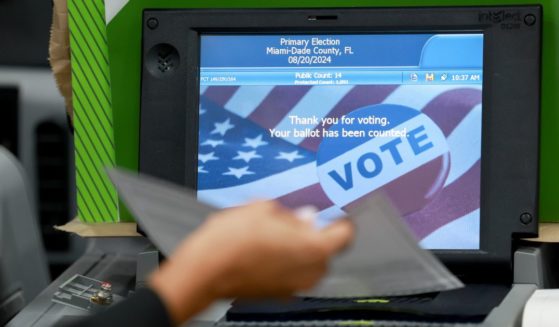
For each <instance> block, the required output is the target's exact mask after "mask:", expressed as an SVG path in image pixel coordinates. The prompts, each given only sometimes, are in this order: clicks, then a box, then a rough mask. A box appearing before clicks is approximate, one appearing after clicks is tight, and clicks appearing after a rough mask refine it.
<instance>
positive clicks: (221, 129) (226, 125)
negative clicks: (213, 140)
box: [210, 118, 235, 136]
mask: <svg viewBox="0 0 559 327" xmlns="http://www.w3.org/2000/svg"><path fill="white" fill-rule="evenodd" d="M214 126H215V128H214V130H213V131H212V132H211V133H210V134H219V135H221V136H225V133H227V131H228V130H230V129H231V128H233V127H235V125H233V124H231V119H229V118H227V119H226V120H225V121H224V122H223V123H215V124H214Z"/></svg>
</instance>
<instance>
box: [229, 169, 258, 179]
mask: <svg viewBox="0 0 559 327" xmlns="http://www.w3.org/2000/svg"><path fill="white" fill-rule="evenodd" d="M228 169H229V171H228V172H225V173H223V175H232V176H235V177H237V179H241V177H243V176H245V175H253V174H254V173H253V172H252V171H250V170H248V166H246V167H243V168H231V167H228Z"/></svg>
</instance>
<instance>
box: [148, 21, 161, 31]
mask: <svg viewBox="0 0 559 327" xmlns="http://www.w3.org/2000/svg"><path fill="white" fill-rule="evenodd" d="M147 25H148V27H149V29H152V30H154V29H156V28H157V27H158V26H159V21H158V20H157V18H150V19H148V21H147Z"/></svg>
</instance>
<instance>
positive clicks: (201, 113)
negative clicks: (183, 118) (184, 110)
mask: <svg viewBox="0 0 559 327" xmlns="http://www.w3.org/2000/svg"><path fill="white" fill-rule="evenodd" d="M206 111H207V110H206V109H204V108H203V107H202V106H200V111H199V114H200V116H202V115H203V114H205V113H206Z"/></svg>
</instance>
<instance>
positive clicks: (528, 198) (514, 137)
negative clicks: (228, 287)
mask: <svg viewBox="0 0 559 327" xmlns="http://www.w3.org/2000/svg"><path fill="white" fill-rule="evenodd" d="M469 31H473V32H482V33H484V40H485V41H484V42H485V45H484V80H483V107H484V110H483V131H482V134H483V136H482V138H483V139H482V167H481V169H482V183H481V185H482V186H481V187H482V190H481V221H482V223H481V224H482V225H481V250H480V251H444V252H442V251H438V252H437V255H438V256H439V257H440V258H442V259H443V260H444V262H445V263H447V264H448V265H450V266H451V268H453V269H455V270H456V271H463V270H466V271H467V274H468V273H475V274H479V275H482V276H485V278H486V279H487V278H488V277H489V275H492V274H499V273H500V272H502V271H503V270H508V271H510V269H511V262H512V244H513V238H515V237H519V236H527V235H535V234H536V233H537V227H538V226H537V217H538V211H537V209H538V208H537V203H538V200H537V199H538V194H537V192H538V154H539V148H538V145H539V142H538V141H539V111H540V52H541V49H540V48H541V7H539V6H522V7H521V6H510V7H452V8H450V7H449V8H440V7H437V8H398V9H395V8H358V9H276V10H147V11H145V12H144V20H143V53H144V57H143V65H142V99H141V133H140V170H141V171H142V172H143V173H147V174H150V175H154V176H157V177H161V178H164V179H167V180H170V181H174V182H177V183H179V184H182V185H186V186H189V187H193V188H194V187H195V185H196V177H197V176H196V172H197V170H196V167H197V148H198V101H199V50H200V49H199V36H200V34H203V33H207V32H211V33H236V34H239V33H307V34H309V33H414V32H417V33H423V32H424V33H445V32H469ZM159 50H161V51H159ZM154 60H156V61H157V63H155V62H154ZM522 215H524V216H523V217H524V218H526V217H529V216H531V217H533V219H532V221H531V222H528V223H523V222H522V221H521V216H522ZM523 220H524V222H526V219H523ZM480 267H485V268H487V269H480ZM501 276H502V274H501Z"/></svg>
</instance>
